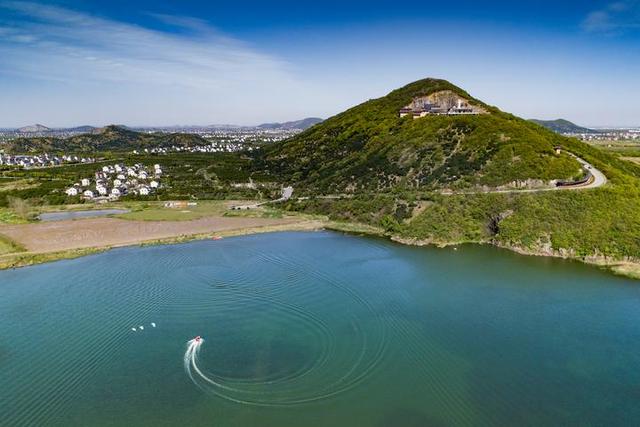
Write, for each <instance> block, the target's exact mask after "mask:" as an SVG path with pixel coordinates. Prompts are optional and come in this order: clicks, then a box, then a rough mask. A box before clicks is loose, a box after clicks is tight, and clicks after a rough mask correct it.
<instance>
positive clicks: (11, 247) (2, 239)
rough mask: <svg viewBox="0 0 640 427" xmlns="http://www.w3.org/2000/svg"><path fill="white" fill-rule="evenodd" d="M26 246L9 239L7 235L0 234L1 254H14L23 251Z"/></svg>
mask: <svg viewBox="0 0 640 427" xmlns="http://www.w3.org/2000/svg"><path fill="white" fill-rule="evenodd" d="M23 251H24V248H23V247H22V246H20V245H19V244H17V243H16V242H14V241H13V240H11V239H9V238H8V237H6V236H3V235H2V234H0V255H6V254H12V253H16V252H23Z"/></svg>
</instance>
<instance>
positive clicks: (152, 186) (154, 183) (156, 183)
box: [149, 181, 159, 188]
mask: <svg viewBox="0 0 640 427" xmlns="http://www.w3.org/2000/svg"><path fill="white" fill-rule="evenodd" d="M149 185H150V186H151V188H158V185H159V184H158V181H151V182H150V183H149Z"/></svg>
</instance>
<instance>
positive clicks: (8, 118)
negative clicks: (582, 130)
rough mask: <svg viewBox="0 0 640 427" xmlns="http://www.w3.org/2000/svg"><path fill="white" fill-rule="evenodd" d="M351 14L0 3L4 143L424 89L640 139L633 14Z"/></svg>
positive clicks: (639, 68) (307, 112) (309, 112)
mask: <svg viewBox="0 0 640 427" xmlns="http://www.w3.org/2000/svg"><path fill="white" fill-rule="evenodd" d="M345 3H347V2H344V1H341V2H339V1H333V0H330V1H324V2H299V1H298V2H287V1H280V2H273V1H271V2H270V1H261V2H255V3H253V2H251V1H244V2H229V1H224V2H223V1H217V0H216V1H193V0H191V1H190V0H185V1H177V0H176V1H165V2H158V1H150V0H149V1H148V0H142V1H136V0H127V1H124V0H111V1H109V2H106V1H77V0H60V1H49V2H23V1H5V0H0V127H14V126H23V125H26V124H32V123H36V122H37V123H42V124H45V125H48V126H75V125H84V124H91V125H104V124H109V123H119V124H127V125H175V124H201V125H206V124H213V123H235V124H257V123H260V122H265V121H283V120H294V119H298V118H302V117H307V116H320V117H328V116H331V115H333V114H336V113H338V112H340V111H342V110H344V109H345V108H348V107H349V106H352V105H354V104H357V103H359V102H362V101H364V100H367V99H369V98H375V97H378V96H382V95H384V94H386V93H387V92H389V91H390V90H392V89H394V88H396V87H399V86H402V85H404V84H406V83H409V82H411V81H414V80H417V79H420V78H423V77H440V78H445V79H447V80H450V81H452V82H453V83H455V84H457V85H459V86H461V87H463V88H464V89H466V90H467V91H469V92H470V93H472V94H473V95H474V96H476V97H478V98H481V99H483V100H484V101H485V102H488V103H490V104H493V105H496V106H498V107H500V108H502V109H503V110H506V111H510V112H513V113H515V114H517V115H520V116H522V117H526V118H533V117H535V118H544V119H551V118H558V117H563V118H567V119H570V120H573V121H575V122H577V123H580V124H583V125H589V126H604V125H616V126H625V125H626V126H631V125H635V126H638V125H640V96H639V95H640V0H621V1H614V2H611V1H597V0H596V1H564V2H561V4H559V3H560V2H557V1H553V2H552V1H547V0H538V1H534V0H521V1H519V2H513V1H509V2H507V1H493V2H481V1H477V0H474V1H470V0H458V1H456V2H431V1H423V2H415V3H411V2H409V3H407V2H397V1H393V2H392V1H376V0H369V1H366V2H364V1H349V2H348V4H345Z"/></svg>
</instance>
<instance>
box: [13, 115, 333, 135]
mask: <svg viewBox="0 0 640 427" xmlns="http://www.w3.org/2000/svg"><path fill="white" fill-rule="evenodd" d="M320 122H322V119H320V118H318V117H307V118H304V119H302V120H294V121H290V122H283V123H278V122H274V123H262V124H260V125H257V126H241V125H233V124H222V125H209V126H157V127H156V126H152V127H130V126H125V125H116V126H117V127H119V128H122V129H129V130H140V131H146V130H149V129H155V130H166V131H184V130H185V129H262V130H295V129H299V130H306V129H308V128H310V127H311V126H313V125H315V124H318V123H320ZM100 129H102V128H100V127H95V126H76V127H70V128H50V127H47V126H44V125H41V124H35V125H30V126H24V127H21V128H18V129H14V130H13V131H14V132H17V133H48V132H51V133H60V132H66V133H95V132H99V131H100ZM6 130H10V129H6Z"/></svg>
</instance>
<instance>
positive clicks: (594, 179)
mask: <svg viewBox="0 0 640 427" xmlns="http://www.w3.org/2000/svg"><path fill="white" fill-rule="evenodd" d="M571 156H573V157H574V158H575V159H576V160H577V161H578V163H580V164H581V165H582V167H583V168H584V169H585V170H588V171H589V172H591V178H590V179H589V181H587V182H586V183H584V184H579V185H567V186H562V187H547V188H530V189H526V190H516V189H513V190H489V191H457V192H453V191H450V192H444V191H443V192H441V194H443V195H445V196H451V195H455V194H487V193H539V192H542V191H564V190H586V189H589V188H597V187H602V186H603V185H605V184H606V183H607V177H606V176H605V175H604V174H603V173H602V172H601V171H600V170H598V169H596V168H595V167H594V166H593V165H592V164H590V163H589V162H587V161H586V160H584V159H581V158H580V157H578V156H575V155H573V154H571Z"/></svg>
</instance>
